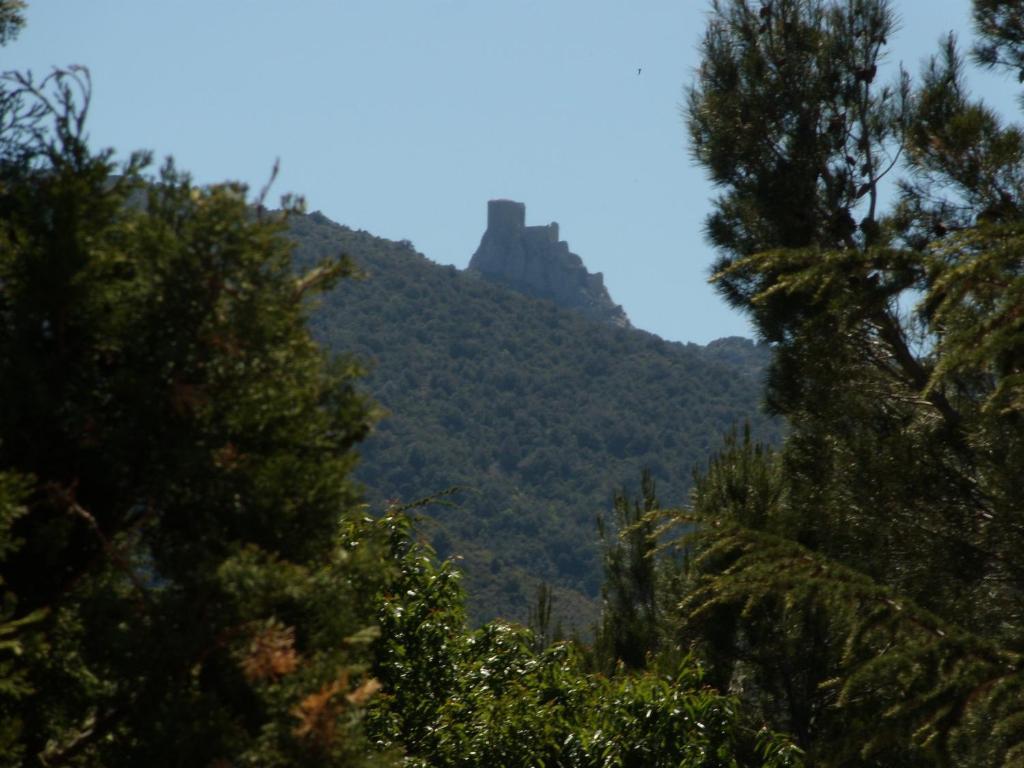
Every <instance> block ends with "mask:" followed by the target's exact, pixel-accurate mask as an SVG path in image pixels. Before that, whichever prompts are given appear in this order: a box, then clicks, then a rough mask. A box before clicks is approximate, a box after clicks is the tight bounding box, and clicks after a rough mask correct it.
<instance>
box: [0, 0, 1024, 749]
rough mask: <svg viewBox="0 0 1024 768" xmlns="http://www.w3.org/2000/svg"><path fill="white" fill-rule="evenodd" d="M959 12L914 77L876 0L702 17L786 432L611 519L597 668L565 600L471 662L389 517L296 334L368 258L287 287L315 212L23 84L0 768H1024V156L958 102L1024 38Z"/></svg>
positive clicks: (710, 79)
mask: <svg viewBox="0 0 1024 768" xmlns="http://www.w3.org/2000/svg"><path fill="white" fill-rule="evenodd" d="M22 7H23V3H20V2H14V1H13V0H0V44H2V43H4V42H6V41H7V40H9V39H10V38H11V37H13V36H14V35H16V34H17V32H18V29H19V28H20V26H21V25H22V23H23V20H22V15H21V10H22ZM973 7H974V23H975V26H976V29H977V32H978V43H977V45H976V46H975V47H974V48H973V49H972V50H971V51H969V52H961V51H960V50H959V48H958V46H957V44H956V42H955V40H954V39H953V38H950V40H949V41H948V43H947V44H946V45H945V46H944V47H942V48H941V49H940V50H939V51H938V52H937V53H936V56H935V58H934V59H933V60H932V61H931V62H929V63H928V64H927V65H926V66H925V68H924V71H923V73H922V74H921V75H920V76H917V77H916V78H912V77H910V76H909V75H895V76H894V77H895V79H894V80H892V81H887V80H886V77H885V75H884V73H883V71H882V68H881V67H880V66H879V64H880V57H881V56H883V55H884V54H885V53H886V51H887V45H888V41H889V39H890V38H891V37H892V32H893V26H894V23H895V21H894V11H893V9H892V8H891V7H890V5H889V3H887V2H884V0H843V1H839V0H771V1H770V2H761V3H756V4H755V3H750V2H747V0H716V2H713V3H712V5H711V12H710V13H709V17H708V27H707V31H706V35H705V37H704V41H703V44H702V56H703V63H702V66H701V68H700V70H699V71H698V72H697V73H696V77H695V81H694V82H693V83H692V85H691V86H690V88H689V89H688V92H687V94H688V96H687V109H686V116H687V127H688V130H689V132H690V139H691V148H692V151H693V154H694V157H695V159H696V160H697V161H698V162H699V163H701V164H702V165H703V166H704V167H705V168H706V169H707V171H708V174H709V177H710V179H711V182H712V184H713V185H714V186H715V188H716V190H717V197H716V198H715V201H714V210H713V213H712V215H711V216H710V218H709V220H708V222H707V234H708V237H709V239H710V240H711V242H712V243H713V244H714V245H715V246H716V248H717V249H718V253H719V259H718V261H717V262H716V264H715V265H714V267H713V269H714V272H713V280H714V281H715V284H716V285H717V286H718V288H719V290H720V291H721V292H722V294H723V296H724V297H725V298H726V299H727V300H728V301H729V302H731V303H732V304H733V305H734V306H736V307H737V308H739V309H741V310H742V311H745V312H747V313H748V314H749V315H750V317H751V318H752V319H753V320H754V322H755V323H756V326H757V328H758V331H759V334H760V335H761V337H762V339H763V340H764V341H765V342H766V343H768V344H770V345H771V348H772V352H773V354H772V361H771V364H770V368H769V372H768V376H767V386H766V400H767V403H768V405H769V407H770V408H771V409H772V411H773V412H774V413H775V414H777V415H778V416H780V417H783V418H784V419H785V421H786V434H785V439H784V441H783V442H782V444H781V446H779V447H777V448H776V447H771V446H766V445H764V444H762V443H761V442H759V441H758V440H756V439H755V438H754V437H753V436H751V434H750V433H749V431H745V432H741V433H739V434H735V435H733V436H732V437H729V438H727V439H726V440H725V442H724V444H723V445H721V447H720V448H719V450H718V451H717V452H716V454H715V456H714V457H713V458H712V459H711V460H710V461H709V463H708V464H707V466H706V470H705V471H704V472H702V473H701V474H700V476H699V477H698V478H697V480H696V481H695V483H694V486H693V490H692V494H691V497H690V503H689V504H687V505H685V506H682V507H676V506H669V505H666V504H662V503H661V501H660V500H659V493H660V490H659V489H660V486H659V484H658V482H657V480H656V478H654V477H653V476H652V475H651V474H649V473H648V474H644V475H642V480H641V481H640V484H639V487H636V488H635V489H634V491H633V492H630V493H626V494H619V495H617V496H616V497H615V499H614V501H613V503H612V504H611V507H610V509H609V519H608V521H607V523H606V525H604V526H602V529H601V537H602V545H601V547H600V550H599V551H600V555H599V557H600V562H601V565H602V567H603V574H604V581H603V584H602V586H601V607H602V612H601V619H600V623H599V625H598V627H597V631H596V636H595V637H594V639H593V642H582V641H579V640H573V641H561V642H559V641H557V638H556V637H555V635H557V629H556V628H555V627H554V626H553V625H552V619H553V613H552V591H551V590H550V589H548V588H545V587H542V588H540V589H539V590H538V591H537V594H536V599H535V602H534V607H533V609H532V610H531V612H530V617H529V622H528V623H529V627H527V628H524V627H522V626H517V625H513V624H509V623H506V622H502V621H494V622H490V623H486V624H484V625H483V626H481V627H479V628H476V629H471V628H470V627H469V626H468V623H467V613H466V600H465V594H464V592H463V590H462V587H461V580H460V575H459V572H458V569H457V567H456V565H455V564H454V563H453V562H451V561H446V560H444V559H443V558H439V557H438V556H437V554H436V553H435V552H434V551H433V550H432V548H431V546H430V544H429V543H428V542H426V541H423V540H421V538H419V537H418V536H417V535H416V533H415V531H416V523H415V521H414V517H415V515H416V514H417V513H418V511H419V509H418V508H417V507H415V506H413V507H409V506H403V505H402V504H401V503H398V502H393V503H388V504H384V505H381V506H371V505H367V504H366V503H365V502H364V501H363V500H362V499H361V497H360V495H359V489H358V486H357V483H356V482H355V480H354V479H353V470H354V466H355V464H356V450H357V448H358V445H359V444H360V441H361V440H363V439H364V438H365V437H366V436H367V435H368V434H369V433H370V431H371V429H372V428H373V424H374V422H375V420H376V418H377V416H378V415H379V414H378V413H377V407H376V406H375V405H373V403H372V402H371V401H370V398H369V397H368V396H367V395H366V394H365V393H364V390H362V389H360V385H359V384H358V374H359V371H358V368H357V366H355V365H354V364H353V363H352V362H351V358H349V357H346V356H344V355H342V354H339V352H340V350H334V351H333V353H328V352H327V351H326V350H324V349H323V348H322V347H321V346H320V345H318V344H317V343H316V342H315V341H314V339H313V337H312V335H311V333H310V330H309V322H310V313H311V311H312V305H313V303H315V299H316V298H317V296H319V297H320V298H321V300H322V303H321V309H323V308H324V307H326V306H329V305H330V301H331V300H330V298H329V297H328V298H324V297H325V296H326V295H327V294H325V291H329V290H330V289H331V287H332V286H333V285H335V284H336V283H337V282H338V281H342V282H344V281H345V280H347V279H349V276H350V272H351V264H350V262H348V261H346V260H344V259H340V258H338V254H333V253H332V254H326V256H327V258H324V259H323V260H320V261H318V262H317V263H316V264H307V265H306V266H307V268H306V269H304V270H302V271H300V272H299V273H296V271H295V262H294V254H293V247H294V243H293V241H292V240H291V239H290V238H289V227H290V226H291V225H292V224H293V223H299V225H300V226H301V223H302V222H303V221H304V220H303V219H302V218H300V217H301V215H302V214H301V205H300V203H299V201H296V200H294V199H291V200H289V199H286V200H284V201H283V205H282V206H281V210H279V211H277V212H269V211H268V210H267V206H266V200H265V196H264V195H257V196H256V197H255V198H253V197H252V196H251V195H250V194H249V191H248V190H247V189H245V188H244V187H243V186H240V185H237V184H231V183H227V184H221V185H213V186H210V187H197V186H196V185H194V184H193V183H192V182H191V180H190V179H189V177H188V176H187V174H184V173H182V172H180V171H178V170H176V169H175V167H174V165H173V164H172V163H170V162H168V163H166V164H165V165H164V166H163V167H162V169H161V170H160V171H159V172H157V173H155V174H154V173H151V172H150V171H149V170H147V169H148V168H149V158H148V157H147V156H146V155H145V154H136V155H132V156H131V157H130V158H129V159H128V160H127V161H125V162H124V163H120V164H115V163H114V162H113V160H112V157H113V154H112V152H110V151H98V152H97V151H94V150H92V149H91V148H90V147H89V145H88V142H87V141H86V135H87V131H86V121H85V115H86V113H87V111H88V104H89V94H90V81H89V77H88V73H87V72H86V71H85V70H82V69H71V70H57V71H55V72H53V73H52V74H51V75H49V76H47V77H45V78H44V79H42V80H33V79H32V78H31V77H29V76H28V75H20V74H17V73H14V74H8V75H6V76H4V78H3V79H2V80H0V212H2V215H0V578H2V582H0V592H2V595H0V596H2V603H0V605H2V608H0V764H4V765H13V766H57V765H69V766H115V765H139V764H150V765H158V766H163V765H167V766H171V765H202V766H220V767H224V766H234V765H238V766H243V765H248V766H257V765H258V766H306V765H308V766H313V765H317V766H319V765H339V766H341V765H346V766H351V765H404V766H423V767H424V768H426V767H427V766H452V767H454V766H552V765H558V766H588V767H591V766H593V767H594V768H596V767H597V766H602V767H605V766H629V767H631V768H632V767H634V766H635V767H637V768H639V767H640V766H689V767H696V766H701V767H703V768H711V767H721V768H725V767H730V768H731V767H738V766H754V765H761V766H770V767H771V768H781V767H782V766H799V765H815V766H837V767H838V766H844V768H845V767H846V766H864V767H865V768H867V767H868V766H898V767H906V768H917V767H918V766H943V767H945V766H962V767H964V768H968V767H973V766H1005V767H1007V768H1009V767H1011V766H1019V765H1021V764H1022V762H1024V671H1022V662H1024V656H1022V654H1024V647H1022V640H1021V638H1022V637H1024V632H1022V629H1024V560H1022V558H1021V554H1020V553H1021V552H1022V551H1024V546H1022V545H1024V510H1022V501H1021V500H1022V499H1024V311H1022V307H1024V130H1022V129H1021V128H1019V127H1017V126H1015V125H1012V124H1007V123H1006V122H1005V121H1004V120H1003V119H1002V118H1001V117H999V116H998V115H997V114H996V113H995V112H993V111H992V110H990V109H988V108H986V107H985V106H984V105H982V104H980V103H978V102H977V101H975V100H973V99H972V98H971V96H970V94H969V90H968V88H967V83H966V73H967V71H968V63H967V62H968V61H970V62H972V63H973V64H974V65H976V66H981V67H987V68H992V69H997V70H1002V71H1006V72H1008V73H1009V74H1011V75H1015V76H1016V79H1017V81H1018V82H1024V34H1022V32H1021V30H1024V3H1020V2H1005V1H1004V0H1003V1H1001V0H975V2H974V6H973ZM968 55H969V59H968ZM889 181H893V182H895V189H896V192H897V193H896V195H895V196H893V197H890V198H889V202H888V203H886V202H885V199H884V198H883V196H882V194H881V192H882V185H883V182H885V183H888V182H889ZM306 221H308V220H306ZM313 223H314V224H317V225H318V226H320V225H322V224H323V222H316V221H314V222H313ZM406 256H407V257H408V258H410V259H412V258H413V254H412V252H411V251H409V250H408V249H407V250H406ZM416 258H418V257H416ZM456 277H457V276H455V275H453V276H452V278H451V279H452V280H455V279H456ZM413 287H414V288H415V286H413ZM339 295H343V294H339ZM399 306H400V305H399ZM531 306H533V305H531ZM397 308H398V307H396V309H397ZM335 309H336V310H337V307H335ZM544 312H545V310H544V309H542V308H540V305H536V307H535V308H533V309H531V310H530V313H531V314H534V313H536V314H539V315H540V316H541V317H544V316H545V315H544ZM320 317H321V318H322V317H323V316H322V315H321V316H320ZM548 317H549V318H550V320H549V322H550V323H552V326H553V327H562V326H561V324H562V322H565V323H571V322H575V321H573V320H569V319H564V318H562V316H561V315H558V314H557V313H551V314H550V315H548ZM314 322H316V321H314ZM339 322H340V317H339V316H338V315H335V316H334V317H332V319H331V323H330V325H331V327H335V326H337V325H338V324H339ZM595 338H596V337H595ZM478 343H480V342H478ZM651 343H652V344H654V345H655V346H656V344H657V342H656V341H654V340H652V342H651ZM612 348H613V351H614V350H616V347H614V345H613V347H612ZM353 351H354V352H356V353H357V354H365V353H366V351H367V350H365V349H359V348H356V349H354V350H353ZM371 351H372V350H371ZM650 353H651V354H653V355H656V354H657V350H656V349H655V348H654V347H652V350H651V352H650ZM618 354H624V351H623V350H621V349H619V350H618ZM377 357H378V359H379V360H381V367H382V368H383V367H384V365H386V363H384V362H383V360H384V358H383V356H377ZM525 360H528V358H526V359H525ZM524 364H525V363H524ZM591 375H593V374H591ZM387 383H388V382H387V380H385V381H384V382H381V383H377V384H375V386H377V387H378V388H379V389H381V390H386V389H387V387H386V385H387ZM392 385H393V386H394V387H396V388H397V387H399V386H400V383H399V380H398V379H393V380H392ZM409 386H412V384H411V383H410V384H409ZM429 391H430V390H423V392H424V393H426V392H429ZM527 391H529V390H527ZM432 396H433V395H432ZM384 397H386V394H385V395H382V399H384ZM420 397H421V398H423V397H424V394H421V395H420ZM385 402H386V403H387V401H386V400H385ZM387 404H388V406H389V407H396V404H395V403H393V402H392V403H387ZM442 410H443V408H442ZM381 431H383V430H381ZM633 434H634V432H632V431H630V432H629V433H628V435H627V436H626V437H625V438H624V439H626V440H627V441H628V440H629V439H631V437H630V436H631V435H633ZM498 460H499V461H500V456H499V457H498ZM517 464H518V462H517ZM666 469H667V470H669V471H671V468H670V467H666ZM517 471H518V470H517ZM425 479H427V480H429V479H430V478H425ZM439 479H440V478H439ZM467 506H468V504H467ZM605 506H608V505H605Z"/></svg>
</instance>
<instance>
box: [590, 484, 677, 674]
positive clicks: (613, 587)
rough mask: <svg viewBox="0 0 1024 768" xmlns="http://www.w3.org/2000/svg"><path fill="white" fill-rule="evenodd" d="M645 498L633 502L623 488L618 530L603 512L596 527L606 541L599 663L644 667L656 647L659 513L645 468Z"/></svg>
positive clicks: (597, 648)
mask: <svg viewBox="0 0 1024 768" xmlns="http://www.w3.org/2000/svg"><path fill="white" fill-rule="evenodd" d="M640 489H641V499H638V500H636V501H634V502H633V503H632V504H631V503H630V501H629V499H628V498H627V496H626V493H625V492H624V491H623V492H621V493H618V494H616V496H615V500H614V503H613V512H612V514H613V522H614V524H615V526H616V529H617V535H616V536H615V538H614V539H610V537H609V532H608V531H607V530H606V526H605V522H604V520H603V518H598V531H599V533H600V536H601V541H602V543H603V545H604V586H603V587H602V588H601V596H602V606H601V624H600V626H599V628H598V633H597V638H596V640H595V651H596V653H597V656H598V658H599V661H600V662H601V666H603V667H605V668H606V669H608V670H609V671H610V670H614V668H615V666H616V665H617V664H620V663H621V664H625V666H626V667H627V668H629V669H644V668H645V667H646V666H647V663H648V660H649V658H650V657H651V656H652V655H653V654H654V653H655V652H656V651H657V650H658V641H659V636H658V635H659V630H660V626H659V625H660V619H661V617H660V615H659V610H658V609H659V606H658V574H657V565H658V564H657V562H656V559H655V550H656V548H657V536H656V530H655V528H656V525H655V513H656V512H657V510H658V509H659V506H658V499H657V496H656V494H655V484H654V479H653V478H652V477H651V475H650V474H649V473H647V472H644V474H643V476H642V480H641V483H640Z"/></svg>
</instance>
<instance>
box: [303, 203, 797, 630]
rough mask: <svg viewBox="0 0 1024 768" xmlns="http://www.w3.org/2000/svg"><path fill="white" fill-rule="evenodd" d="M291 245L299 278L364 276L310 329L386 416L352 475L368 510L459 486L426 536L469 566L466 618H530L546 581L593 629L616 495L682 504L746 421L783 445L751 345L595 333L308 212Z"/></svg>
mask: <svg viewBox="0 0 1024 768" xmlns="http://www.w3.org/2000/svg"><path fill="white" fill-rule="evenodd" d="M292 233H293V235H294V238H295V240H296V242H297V244H298V245H297V259H298V262H299V264H300V266H308V265H310V264H312V263H314V262H316V261H318V260H320V259H322V258H324V257H328V256H336V255H337V254H338V253H345V254H348V255H349V256H350V257H351V258H352V259H353V260H354V261H355V262H356V264H357V265H358V267H359V268H360V269H361V270H362V271H363V272H364V273H365V279H362V280H358V281H353V280H345V281H343V282H342V284H341V285H339V286H338V287H337V288H336V289H334V290H333V291H332V292H331V293H330V294H328V295H327V296H326V297H325V298H324V299H323V300H322V302H321V303H320V305H319V306H318V308H317V309H316V311H315V313H314V315H313V321H312V322H313V328H314V333H315V335H316V337H317V338H318V339H319V340H320V341H321V342H322V343H323V344H325V345H326V346H327V347H328V348H329V349H330V350H332V351H335V350H336V351H338V352H345V353H353V354H354V355H355V356H356V357H357V358H358V359H359V360H361V361H363V362H364V363H366V364H367V365H368V366H369V367H370V374H369V376H368V377H367V378H366V379H365V382H364V383H365V387H366V389H367V390H368V391H369V393H370V394H371V395H372V397H373V398H374V399H375V400H376V401H377V402H378V403H380V404H381V405H382V406H383V407H384V408H386V409H387V411H388V413H387V416H386V417H385V418H384V419H383V420H382V421H381V422H380V424H379V425H378V427H377V428H376V430H375V431H374V432H373V434H372V435H371V436H370V438H369V439H368V440H367V441H366V442H365V443H364V444H363V446H362V447H361V449H360V452H361V454H362V461H361V466H360V469H359V470H358V477H359V478H360V479H361V480H362V482H364V483H365V484H366V486H367V489H368V493H369V497H370V499H371V500H372V501H373V502H374V503H375V504H377V505H380V504H382V503H383V502H384V501H385V500H388V499H395V498H397V499H401V500H402V501H412V500H416V499H419V498H421V497H424V496H429V495H431V494H436V493H437V492H439V491H442V490H444V489H446V488H449V487H451V486H459V487H460V488H461V489H462V490H461V491H460V492H459V493H458V494H456V495H455V496H454V497H452V501H453V502H454V505H453V506H445V505H441V506H434V507H432V508H431V509H430V510H429V512H428V514H429V515H430V516H431V518H432V519H431V520H430V521H428V522H427V523H426V525H425V526H424V531H425V532H426V533H427V535H429V536H430V538H431V540H432V543H433V545H434V546H435V547H436V549H437V550H438V552H439V553H440V554H441V555H443V556H447V555H450V554H451V555H459V556H461V557H462V558H464V559H463V561H462V565H463V568H464V571H465V573H466V577H467V585H468V588H469V593H470V599H471V604H472V606H473V608H474V611H475V615H476V618H477V619H487V618H490V617H492V616H495V615H502V616H505V617H511V618H519V619H524V618H525V614H526V610H527V606H528V605H529V604H530V603H531V602H532V600H533V592H534V587H535V585H536V584H537V583H538V581H540V580H543V581H546V582H548V583H550V584H552V585H553V586H554V587H555V596H556V612H557V611H559V610H560V611H561V612H562V615H564V616H565V617H566V618H567V619H568V620H569V621H570V622H573V621H575V622H580V621H583V622H586V621H589V618H590V617H591V616H593V615H594V614H593V605H594V602H593V601H594V599H595V598H596V597H597V595H598V593H599V589H600V584H601V566H600V558H599V547H598V536H597V530H596V525H595V520H596V518H597V516H598V515H599V514H602V513H606V512H607V511H608V510H609V509H610V504H611V499H612V496H613V493H614V492H615V491H616V490H617V489H620V488H622V487H624V486H625V487H627V488H630V489H634V490H635V489H636V488H637V486H638V484H639V478H640V475H641V471H642V469H643V468H648V469H650V470H651V472H652V473H653V475H654V477H655V479H656V480H657V487H658V494H659V498H660V499H661V501H662V503H663V504H666V505H673V504H681V503H682V502H684V501H685V500H686V498H687V493H688V490H689V487H690V483H691V475H692V471H693V469H694V468H695V467H702V466H704V465H705V464H706V461H707V458H708V456H709V454H710V453H711V452H713V451H714V450H715V449H716V448H718V447H719V445H720V443H721V439H722V436H723V434H724V433H726V432H727V431H729V430H730V429H732V428H733V427H736V426H740V425H742V424H743V423H744V422H745V421H749V422H750V423H751V425H752V428H753V431H754V433H755V435H759V436H762V437H764V438H768V439H773V438H776V437H777V436H778V430H779V427H778V425H777V423H775V422H772V421H771V420H769V419H767V418H766V417H765V416H763V415H762V414H761V412H760V408H759V402H760V392H761V384H762V371H763V370H764V366H765V364H766V362H767V357H768V351H767V349H766V348H763V347H758V346H755V345H754V344H753V343H752V342H750V341H747V340H744V339H737V338H730V339H722V340H719V341H717V342H713V343H712V344H710V345H708V346H707V347H702V346H698V345H695V344H685V345H684V344H678V343H668V342H665V341H663V340H662V339H660V338H659V337H657V336H654V335H652V334H649V333H646V332H643V331H639V330H635V329H631V328H617V327H613V326H610V325H608V324H602V323H598V322H595V321H592V320H588V319H586V318H584V317H582V316H581V315H579V314H577V313H575V312H573V311H571V310H565V309H559V308H557V307H556V306H555V305H553V304H551V303H550V302H547V301H542V300H538V299H532V298H529V297H526V296H524V295H522V294H520V293H518V292H516V291H514V290H512V289H510V288H506V287H503V286H501V285H496V284H494V283H492V282H490V281H487V280H485V279H483V278H482V277H481V276H480V275H478V274H474V273H473V272H469V271H465V272H463V271H459V270H457V269H456V268H454V267H450V266H439V265H437V264H435V263H433V262H431V261H429V260H428V259H427V258H425V257H424V256H423V255H421V254H419V253H417V252H416V251H415V250H414V249H413V247H412V245H411V244H410V243H408V242H392V241H389V240H385V239H381V238H378V237H374V236H372V235H370V234H367V233H365V232H358V231H353V230H350V229H348V228H346V227H343V226H340V225H338V224H335V223H333V222H331V221H330V220H329V219H327V218H326V217H324V216H323V215H321V214H319V213H314V214H311V215H309V216H303V217H296V218H295V219H294V221H293V224H292Z"/></svg>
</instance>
